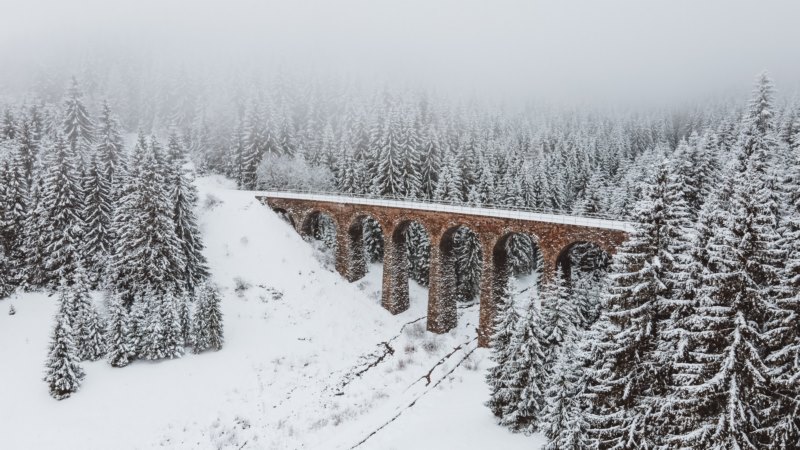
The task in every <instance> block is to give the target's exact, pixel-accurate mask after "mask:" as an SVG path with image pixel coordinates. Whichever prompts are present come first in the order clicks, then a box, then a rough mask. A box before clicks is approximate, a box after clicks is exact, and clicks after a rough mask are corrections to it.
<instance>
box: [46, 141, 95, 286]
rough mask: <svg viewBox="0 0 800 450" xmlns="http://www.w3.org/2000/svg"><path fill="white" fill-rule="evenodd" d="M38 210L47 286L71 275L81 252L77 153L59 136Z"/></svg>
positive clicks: (53, 284) (81, 226)
mask: <svg viewBox="0 0 800 450" xmlns="http://www.w3.org/2000/svg"><path fill="white" fill-rule="evenodd" d="M47 156H48V157H47V161H46V169H45V170H46V173H45V176H44V179H43V185H42V190H41V194H40V195H41V198H40V200H39V202H40V206H41V211H40V214H37V215H38V217H36V219H37V220H38V221H37V223H36V224H35V225H34V226H35V227H36V228H37V229H38V230H39V234H40V241H41V243H42V246H43V251H44V252H43V256H44V258H43V261H42V265H43V266H44V274H43V275H44V279H43V280H42V281H43V282H44V283H45V284H46V285H48V286H49V287H55V286H57V285H58V283H59V282H60V280H61V279H62V278H67V279H71V278H72V273H73V272H74V271H75V268H76V266H77V263H78V260H79V259H80V257H81V252H82V239H83V226H84V223H83V220H82V218H81V215H82V210H83V202H82V199H83V192H82V189H81V185H80V182H79V179H78V171H77V169H76V167H77V156H76V155H75V153H74V152H72V151H71V150H70V148H69V147H68V146H67V143H66V142H65V141H64V140H63V139H61V138H60V137H57V138H56V141H55V143H54V145H53V147H52V149H51V150H50V152H49V154H48V155H47Z"/></svg>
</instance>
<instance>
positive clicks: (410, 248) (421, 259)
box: [406, 222, 431, 286]
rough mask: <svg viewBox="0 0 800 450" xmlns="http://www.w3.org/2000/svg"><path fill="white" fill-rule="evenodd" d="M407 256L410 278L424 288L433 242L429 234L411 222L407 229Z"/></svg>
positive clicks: (417, 224)
mask: <svg viewBox="0 0 800 450" xmlns="http://www.w3.org/2000/svg"><path fill="white" fill-rule="evenodd" d="M406 254H407V256H408V262H409V265H408V277H409V278H411V279H412V280H414V281H416V282H417V283H419V284H420V285H422V286H427V285H428V275H429V270H430V254H431V241H430V238H429V237H428V232H427V231H426V230H425V228H424V227H423V226H422V225H420V224H419V223H417V222H411V223H410V224H409V225H408V228H406Z"/></svg>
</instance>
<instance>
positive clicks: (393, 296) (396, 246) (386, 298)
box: [381, 219, 430, 314]
mask: <svg viewBox="0 0 800 450" xmlns="http://www.w3.org/2000/svg"><path fill="white" fill-rule="evenodd" d="M414 223H416V224H418V225H419V226H420V227H421V228H422V229H423V230H424V231H425V233H426V234H427V235H428V236H429V237H430V232H429V231H428V227H426V226H425V224H424V223H423V222H421V221H418V220H415V219H403V220H400V221H398V222H396V223H395V224H394V227H393V228H392V229H391V230H384V253H383V291H382V294H381V296H382V303H383V307H384V308H386V309H388V310H389V311H390V312H391V313H392V314H398V313H401V312H403V311H405V310H407V309H408V307H409V298H408V279H409V276H408V270H409V260H408V255H407V251H406V245H407V242H406V231H407V230H408V228H409V227H410V226H411V225H412V224H414Z"/></svg>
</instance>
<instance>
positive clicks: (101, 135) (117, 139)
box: [95, 101, 127, 203]
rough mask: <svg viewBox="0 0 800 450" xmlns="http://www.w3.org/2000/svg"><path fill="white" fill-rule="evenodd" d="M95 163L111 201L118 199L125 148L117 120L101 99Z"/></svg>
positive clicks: (123, 171) (121, 182)
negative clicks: (103, 178) (103, 179)
mask: <svg viewBox="0 0 800 450" xmlns="http://www.w3.org/2000/svg"><path fill="white" fill-rule="evenodd" d="M95 154H96V155H97V164H98V166H99V169H100V170H101V172H102V174H103V175H104V177H105V180H106V184H107V186H108V190H109V195H110V199H111V201H112V203H115V202H116V201H118V200H119V197H120V194H121V187H122V184H123V178H124V174H125V165H126V162H127V161H126V157H125V148H124V145H123V142H122V135H121V134H120V131H119V122H118V120H117V118H116V117H114V115H113V114H112V112H111V107H110V106H109V105H108V102H107V101H103V106H102V107H101V110H100V118H99V120H98V124H97V144H96V145H95Z"/></svg>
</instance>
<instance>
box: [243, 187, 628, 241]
mask: <svg viewBox="0 0 800 450" xmlns="http://www.w3.org/2000/svg"><path fill="white" fill-rule="evenodd" d="M253 194H254V195H256V196H259V197H262V196H263V197H269V198H285V199H293V200H309V201H318V202H331V203H344V204H350V205H369V206H381V207H386V208H404V209H416V210H419V211H434V212H443V213H455V214H466V215H472V216H484V217H497V218H504V219H516V220H525V221H532V222H547V223H557V224H564V225H577V226H584V227H592V228H601V229H606V230H619V231H625V232H630V231H631V230H632V228H633V224H632V223H631V222H627V221H624V220H617V219H613V218H610V217H602V216H576V215H569V214H557V213H550V212H542V211H535V210H531V209H527V208H514V209H510V208H511V207H508V206H482V207H474V206H468V205H463V204H456V203H449V202H441V201H428V200H398V199H389V198H381V197H370V196H353V195H343V194H336V193H327V192H326V193H309V192H293V191H254V192H253Z"/></svg>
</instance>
